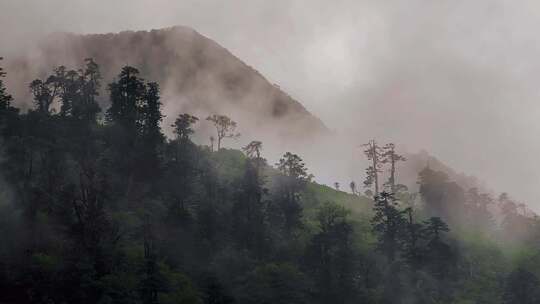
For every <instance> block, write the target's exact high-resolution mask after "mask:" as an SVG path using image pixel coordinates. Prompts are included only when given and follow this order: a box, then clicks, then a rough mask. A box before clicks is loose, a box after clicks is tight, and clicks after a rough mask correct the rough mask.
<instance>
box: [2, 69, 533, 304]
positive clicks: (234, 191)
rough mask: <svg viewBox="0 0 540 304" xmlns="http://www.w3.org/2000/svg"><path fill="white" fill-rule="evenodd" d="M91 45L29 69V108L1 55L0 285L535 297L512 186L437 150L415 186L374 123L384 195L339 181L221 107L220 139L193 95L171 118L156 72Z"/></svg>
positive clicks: (53, 297)
mask: <svg viewBox="0 0 540 304" xmlns="http://www.w3.org/2000/svg"><path fill="white" fill-rule="evenodd" d="M83 62H84V65H83V66H80V67H75V68H76V69H71V68H67V67H64V66H59V67H56V68H55V69H54V70H52V71H49V74H47V75H45V76H44V77H42V78H38V79H35V80H33V81H31V82H29V83H26V85H27V86H28V87H29V89H30V92H31V99H30V100H28V101H26V103H28V104H32V106H31V107H30V109H29V110H28V111H26V112H22V111H20V110H19V109H18V108H16V107H14V105H13V104H14V101H13V98H12V96H11V95H9V90H8V89H9V88H8V89H6V88H5V85H4V83H3V78H2V77H3V76H4V73H3V71H2V70H0V76H2V77H0V125H1V129H0V131H1V132H0V136H1V142H2V156H3V157H2V159H1V162H0V165H1V171H0V172H1V177H2V183H1V184H0V185H1V187H2V188H1V189H0V190H1V191H0V194H1V196H0V198H1V201H0V211H1V213H0V214H1V215H0V233H1V236H2V239H3V246H2V247H0V257H1V259H0V303H4V302H5V303H145V304H146V303H209V304H210V303H212V304H216V303H321V304H327V303H328V304H330V303H520V304H523V303H538V301H539V297H540V294H539V293H538V291H539V290H540V283H539V279H538V277H539V275H540V266H539V265H540V259H539V257H540V246H539V245H538V239H539V238H540V226H539V222H538V220H537V219H536V218H535V217H531V216H529V215H528V214H525V213H523V211H522V210H521V209H520V208H521V207H520V206H519V205H518V204H516V203H515V202H514V201H513V200H512V199H511V197H509V196H508V195H507V194H504V193H503V194H501V195H499V196H498V197H492V196H491V195H490V194H487V193H484V192H482V191H481V190H479V189H477V188H471V189H466V188H463V187H462V186H461V185H459V184H458V183H456V182H455V181H453V180H452V179H451V178H450V177H449V176H448V175H447V174H445V173H444V172H441V171H438V170H435V169H433V168H431V167H425V168H424V169H423V170H422V171H421V172H420V174H419V176H418V183H419V189H418V192H416V191H413V190H409V189H408V188H407V187H405V186H403V185H401V184H400V180H399V174H394V173H396V170H399V166H397V165H396V164H397V163H398V162H406V161H407V160H406V157H403V156H401V155H399V147H396V146H395V145H393V144H387V145H384V146H379V144H378V143H377V142H376V141H375V140H372V141H370V142H369V144H368V145H366V152H365V154H366V157H367V158H368V159H369V160H370V161H371V166H370V167H368V168H367V170H366V173H367V174H366V181H365V182H364V186H365V187H364V188H371V192H372V195H373V197H366V196H362V195H360V194H358V192H359V191H354V192H355V193H356V194H354V195H351V194H347V193H344V192H341V191H339V190H334V189H331V188H329V187H326V186H322V185H318V184H316V183H314V182H313V176H312V175H311V174H310V171H309V168H307V167H306V165H305V164H304V162H303V160H302V157H301V156H299V155H297V154H294V153H291V152H286V151H284V153H283V156H282V157H281V158H280V159H279V161H278V162H277V163H276V164H273V165H272V164H268V163H267V161H266V160H265V159H264V149H263V148H264V144H263V143H262V142H260V141H258V140H256V139H255V138H249V140H251V142H250V143H249V144H248V145H246V146H245V147H244V149H243V151H239V150H234V149H227V148H226V146H227V145H228V143H229V142H228V141H227V140H226V139H228V138H231V137H237V136H245V135H240V134H238V133H237V132H236V127H237V125H238V124H237V122H235V121H234V120H232V119H231V118H230V117H227V116H225V115H222V114H216V115H215V116H208V118H207V119H208V120H210V121H212V122H214V123H215V126H216V129H215V136H216V137H215V138H216V139H217V140H219V143H218V146H217V147H216V146H213V145H212V144H210V145H196V144H195V143H194V142H193V141H192V137H193V136H194V134H196V125H197V124H198V123H199V121H200V120H201V119H200V118H199V117H197V116H196V115H193V114H189V113H182V114H180V115H178V116H176V117H175V120H174V121H173V123H171V124H172V126H171V127H172V129H173V135H172V136H171V137H166V136H164V135H163V130H162V127H161V121H162V119H163V114H162V102H161V91H160V86H159V84H158V83H156V82H152V81H148V80H146V79H144V78H143V77H142V75H141V73H140V72H139V70H138V69H137V68H136V67H133V66H124V67H122V68H120V69H118V70H117V71H116V72H117V75H116V77H114V78H113V79H112V80H111V81H110V82H109V83H108V84H106V83H104V82H103V80H102V76H101V69H100V66H99V65H98V63H97V62H96V61H95V60H93V59H86V60H84V61H83ZM102 88H106V89H105V92H106V94H107V95H106V96H102V95H100V94H101V92H103V91H104V90H102ZM100 96H101V97H102V98H107V100H108V103H107V104H108V106H107V107H105V108H102V107H100V105H99V103H98V100H99V98H100ZM23 103H24V102H23ZM384 170H390V172H391V174H390V178H388V179H386V178H383V177H382V176H381V175H380V172H382V171H384ZM351 185H353V184H351ZM355 187H358V190H360V188H361V187H360V186H355ZM355 187H352V188H353V189H356V188H355ZM336 188H339V187H336ZM491 205H497V206H498V208H499V209H500V210H501V216H500V217H499V216H495V214H493V213H492V212H491V208H490V207H489V206H491Z"/></svg>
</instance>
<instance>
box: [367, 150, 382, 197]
mask: <svg viewBox="0 0 540 304" xmlns="http://www.w3.org/2000/svg"><path fill="white" fill-rule="evenodd" d="M363 146H364V147H366V150H364V154H365V155H366V157H367V159H368V160H369V161H370V162H371V165H370V166H369V167H367V168H366V179H365V180H364V186H365V187H366V188H371V187H372V186H374V187H375V189H374V190H375V195H378V194H379V173H381V166H382V161H383V159H382V149H381V147H379V146H378V145H377V142H376V141H375V140H370V141H369V143H367V144H364V145H363Z"/></svg>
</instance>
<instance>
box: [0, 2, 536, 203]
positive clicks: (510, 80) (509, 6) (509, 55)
mask: <svg viewBox="0 0 540 304" xmlns="http://www.w3.org/2000/svg"><path fill="white" fill-rule="evenodd" d="M173 25H186V26H190V27H193V28H194V29H196V30H197V31H199V32H200V33H202V34H204V35H206V36H208V37H210V38H212V39H214V40H215V41H217V42H218V43H220V44H221V45H223V46H224V47H226V48H228V49H229V50H231V51H232V52H233V53H234V54H236V55H237V56H238V57H239V58H241V59H242V60H244V61H245V62H246V63H248V64H249V65H251V66H253V67H255V68H256V69H258V70H259V71H260V72H262V73H263V74H264V75H265V76H266V77H267V78H269V79H270V80H271V81H272V82H275V83H277V84H279V85H280V86H281V87H282V88H283V89H284V90H285V91H287V92H288V93H290V94H291V95H292V96H293V97H295V98H296V99H298V100H300V101H301V102H302V103H303V104H304V105H305V106H306V107H307V108H308V110H310V111H311V112H313V113H314V114H315V115H317V116H319V117H320V118H321V119H323V121H325V123H326V124H327V125H328V126H329V127H330V128H332V129H334V130H338V131H340V132H342V133H343V134H350V136H351V141H353V142H354V141H358V143H362V142H365V141H367V140H368V139H369V138H370V137H376V138H379V139H380V140H381V141H395V142H397V143H398V144H400V145H401V146H402V147H405V148H406V149H407V150H408V151H411V152H413V151H417V150H420V149H426V150H428V151H429V152H430V153H432V154H434V155H435V156H437V157H439V158H440V159H442V160H443V161H445V162H447V163H448V164H450V165H451V166H453V167H454V168H456V169H457V170H458V171H464V172H466V173H469V174H474V175H476V176H478V177H479V178H481V179H483V180H485V181H486V183H487V184H488V185H489V186H491V187H493V188H495V189H497V190H498V191H509V192H511V193H512V194H513V195H514V196H515V197H517V198H518V199H521V200H524V201H527V202H528V203H529V204H531V205H533V206H534V205H535V207H536V208H535V209H536V210H540V200H539V198H540V161H539V158H540V136H539V135H540V132H539V131H540V96H539V95H540V35H539V34H540V2H538V1H526V0H523V1H511V0H485V1H484V0H476V1H470V0H468V1H465V0H449V1H444V0H438V1H433V0H403V1H399V0H398V1H386V0H364V1H362V0H350V1H345V0H344V1H339V0H336V1H328V0H304V1H294V0H293V1H291V0H289V1H279V0H272V1H268V0H241V1H234V0H221V1H217V0H215V1H210V0H209V1H205V0H185V1H182V0H146V1H143V0H114V1H111V0H47V1H45V0H0V39H1V40H0V41H1V42H0V54H2V53H6V54H8V53H9V52H11V51H13V50H16V49H17V48H19V47H24V46H25V45H28V44H29V43H31V42H32V41H33V39H35V38H36V37H39V36H41V35H43V34H45V33H48V32H54V31H70V32H80V33H94V32H99V33H103V32H116V31H121V30H128V29H129V30H139V29H145V30H146V29H153V28H162V27H168V26H173Z"/></svg>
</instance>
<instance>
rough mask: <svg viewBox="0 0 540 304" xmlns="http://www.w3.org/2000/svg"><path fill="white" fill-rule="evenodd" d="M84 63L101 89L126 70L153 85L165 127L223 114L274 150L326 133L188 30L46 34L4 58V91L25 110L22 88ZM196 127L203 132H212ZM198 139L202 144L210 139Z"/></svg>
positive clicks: (294, 104)
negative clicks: (98, 75) (99, 77)
mask: <svg viewBox="0 0 540 304" xmlns="http://www.w3.org/2000/svg"><path fill="white" fill-rule="evenodd" d="M88 57H91V58H93V59H94V60H95V61H96V62H97V63H98V64H99V65H100V66H101V69H102V74H103V78H104V79H103V80H104V84H107V83H109V82H110V81H112V80H113V79H114V77H115V76H116V75H117V74H118V73H119V71H120V69H121V67H122V66H124V65H131V66H134V67H136V68H138V69H139V70H140V72H141V76H142V77H143V78H145V79H147V80H148V81H155V82H158V83H159V84H160V86H161V90H162V102H163V104H164V112H165V114H166V118H165V121H164V126H165V127H167V126H169V125H170V124H171V123H172V122H173V121H174V119H175V117H176V116H177V115H178V114H179V113H181V112H187V113H191V114H195V115H197V116H199V117H200V118H205V117H206V116H207V115H209V114H226V115H228V116H230V117H231V118H232V119H233V120H235V121H237V122H238V124H239V129H240V130H239V131H240V132H241V133H242V134H243V138H244V140H245V141H247V140H251V139H255V138H256V139H261V140H264V141H272V142H276V141H277V143H279V144H292V143H298V142H302V143H305V142H306V140H311V139H313V138H315V137H317V136H318V135H320V134H325V133H328V129H327V128H326V126H325V125H324V124H323V123H322V122H321V121H320V120H319V119H318V118H316V117H314V116H313V115H312V114H311V113H309V112H308V111H307V110H306V109H305V108H304V106H302V104H301V103H300V102H298V101H296V100H295V99H293V98H292V97H291V96H289V95H288V94H287V93H285V92H284V91H283V90H281V89H280V88H279V87H278V86H277V85H274V84H272V83H270V82H269V81H268V80H267V79H266V78H265V77H263V76H262V75H261V74H260V73H259V72H258V71H256V70H255V69H253V68H252V67H250V66H249V65H247V64H246V63H244V62H242V61H241V60H240V59H238V58H237V57H235V56H234V55H233V54H231V53H230V52H229V51H228V50H227V49H225V48H223V47H221V46H220V45H219V44H217V43H216V42H215V41H213V40H211V39H209V38H207V37H205V36H203V35H201V34H199V33H198V32H196V31H195V30H193V29H191V28H187V27H180V26H176V27H172V28H167V29H160V30H151V31H137V32H134V31H126V32H121V33H114V34H113V33H110V34H90V35H78V34H71V33H56V34H52V35H50V36H48V37H46V38H45V39H43V40H42V41H41V42H39V43H36V47H35V48H33V49H32V50H28V51H26V52H25V53H23V54H21V55H18V56H16V57H15V58H13V57H11V58H10V57H8V58H5V59H6V63H5V64H6V70H7V72H8V77H9V78H8V80H7V84H8V87H10V89H11V91H12V93H13V95H14V96H15V99H16V101H17V104H18V105H19V106H21V105H23V107H24V106H28V105H29V104H30V103H31V98H30V96H29V92H28V89H27V87H25V86H24V85H21V84H27V83H30V81H32V80H33V79H35V78H36V77H45V76H46V75H47V74H49V73H50V72H51V71H52V69H53V68H54V67H56V66H59V65H65V66H67V67H68V68H77V67H80V66H81V65H82V63H83V60H84V58H88ZM103 87H104V88H103V94H102V100H101V103H102V106H104V107H105V108H106V107H107V102H108V96H107V95H108V94H107V92H106V90H105V89H106V85H104V86H103ZM201 120H203V119H201ZM201 125H203V126H201V128H202V129H204V128H206V129H208V128H209V127H210V126H209V124H206V125H204V124H201ZM165 129H166V128H165ZM198 131H199V132H198V133H199V134H204V136H205V137H206V138H208V137H207V136H208V132H206V133H205V132H204V130H198ZM201 131H203V132H201ZM208 131H209V130H208ZM201 136H202V135H201ZM261 137H263V138H261ZM204 140H206V139H204Z"/></svg>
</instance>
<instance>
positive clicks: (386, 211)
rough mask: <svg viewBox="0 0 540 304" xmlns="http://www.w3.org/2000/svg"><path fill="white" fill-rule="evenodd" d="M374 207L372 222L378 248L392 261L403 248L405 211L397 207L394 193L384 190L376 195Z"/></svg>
mask: <svg viewBox="0 0 540 304" xmlns="http://www.w3.org/2000/svg"><path fill="white" fill-rule="evenodd" d="M373 209H374V212H375V215H374V216H373V218H372V219H371V222H372V227H373V231H374V232H375V234H376V235H377V240H378V242H377V249H378V250H380V251H381V252H382V253H383V254H384V255H385V256H386V258H387V260H388V262H389V263H392V262H394V261H395V259H396V257H397V254H398V253H399V251H400V250H401V242H400V240H401V239H400V237H401V235H402V233H403V231H404V229H405V227H406V222H405V219H404V217H403V214H404V213H403V211H400V210H399V209H398V208H397V203H396V201H395V200H394V197H393V194H391V193H388V192H384V191H383V192H381V193H380V194H379V195H377V196H376V197H375V205H374V207H373Z"/></svg>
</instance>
